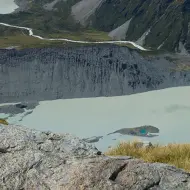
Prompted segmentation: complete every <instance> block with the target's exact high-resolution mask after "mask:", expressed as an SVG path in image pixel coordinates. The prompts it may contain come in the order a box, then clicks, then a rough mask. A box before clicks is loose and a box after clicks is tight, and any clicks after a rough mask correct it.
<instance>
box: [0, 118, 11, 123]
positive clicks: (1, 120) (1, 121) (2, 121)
mask: <svg viewBox="0 0 190 190" xmlns="http://www.w3.org/2000/svg"><path fill="white" fill-rule="evenodd" d="M0 124H3V125H8V124H9V123H8V122H7V121H6V120H5V119H1V118H0Z"/></svg>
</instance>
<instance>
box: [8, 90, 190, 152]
mask: <svg viewBox="0 0 190 190" xmlns="http://www.w3.org/2000/svg"><path fill="white" fill-rule="evenodd" d="M189 96H190V87H178V88H170V89H165V90H158V91H151V92H146V93H140V94H135V95H128V96H120V97H102V98H84V99H70V100H54V101H42V102H40V104H39V105H37V107H36V108H34V110H33V113H31V114H29V115H27V116H26V117H24V118H23V120H22V121H19V118H17V119H16V117H15V118H14V120H13V119H11V118H10V120H8V122H9V123H10V122H11V121H14V122H15V121H16V120H17V124H22V125H25V126H27V127H30V128H36V129H39V130H46V131H47V130H51V131H54V132H61V133H64V132H68V133H71V134H74V135H76V136H78V137H80V138H83V139H84V138H85V139H87V140H89V141H90V140H92V141H94V143H95V145H96V146H97V148H98V149H100V150H102V151H104V150H107V148H108V147H109V146H115V145H116V144H117V143H118V142H119V141H122V140H134V138H135V137H134V136H132V135H125V134H123V132H122V131H120V130H123V129H124V132H126V128H128V129H129V128H132V129H134V128H136V129H139V132H140V133H141V134H143V135H141V136H139V137H138V138H140V139H141V140H143V141H151V142H152V143H160V144H165V143H171V142H176V143H184V142H189V141H190V139H189V134H190V126H189V125H190V117H189V115H190V109H188V108H189V107H190V101H189ZM176 105H177V106H176ZM19 117H21V116H19ZM145 125H151V126H152V129H154V130H158V129H159V131H158V132H159V134H158V136H155V137H152V138H149V137H147V136H146V135H145V134H148V132H149V133H152V132H156V131H152V132H151V131H147V128H142V127H143V126H145ZM139 127H141V128H139ZM149 127H150V126H149ZM154 127H155V128H154ZM149 129H150V128H149ZM152 129H151V130H152ZM115 131H120V132H122V134H123V135H121V134H120V133H113V132H115ZM108 133H113V134H110V135H107V134H108ZM101 136H103V138H101ZM96 137H97V138H98V141H97V139H96ZM89 138H90V139H89ZM113 139H116V140H113Z"/></svg>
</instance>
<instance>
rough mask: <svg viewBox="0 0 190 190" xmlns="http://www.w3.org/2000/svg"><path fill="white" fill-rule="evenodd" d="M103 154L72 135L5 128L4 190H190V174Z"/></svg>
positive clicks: (0, 179) (0, 145) (0, 138)
mask: <svg viewBox="0 0 190 190" xmlns="http://www.w3.org/2000/svg"><path fill="white" fill-rule="evenodd" d="M99 154H100V153H99V152H98V150H97V149H96V148H95V147H93V146H92V145H90V144H87V143H85V142H84V141H82V140H80V139H78V138H76V137H74V136H72V135H69V134H54V133H51V132H39V131H36V130H31V129H27V128H24V127H21V126H3V125H0V189H2V190H10V189H11V190H12V189H14V190H20V189H23V190H34V189H39V190H46V189H47V190H188V189H190V173H186V172H184V171H183V170H180V169H176V168H175V167H173V166H169V165H166V164H160V163H153V164H150V163H145V162H143V161H142V160H138V159H134V158H131V157H127V156H126V157H107V156H104V155H100V156H98V155H99Z"/></svg>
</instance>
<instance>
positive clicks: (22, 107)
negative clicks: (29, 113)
mask: <svg viewBox="0 0 190 190" xmlns="http://www.w3.org/2000/svg"><path fill="white" fill-rule="evenodd" d="M15 106H16V107H17V108H20V109H24V108H27V105H26V104H16V105H15Z"/></svg>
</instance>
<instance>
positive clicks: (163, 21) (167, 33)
mask: <svg viewBox="0 0 190 190" xmlns="http://www.w3.org/2000/svg"><path fill="white" fill-rule="evenodd" d="M130 19H131V22H130V25H129V28H128V30H127V32H126V39H128V40H133V41H137V40H138V39H139V38H141V36H143V34H145V33H148V35H146V37H145V39H144V43H143V44H144V45H145V46H147V47H151V48H153V49H160V48H161V49H166V50H169V51H175V50H180V48H179V44H180V43H181V44H183V46H185V48H186V49H187V50H190V49H189V43H190V40H189V38H190V36H189V34H190V28H188V25H189V22H190V1H189V0H186V1H185V0H182V1H176V0H168V1H166V0H144V1H142V0H135V1H134V0H120V1H118V0H106V1H105V2H104V3H103V4H102V6H101V7H100V8H99V9H98V10H97V11H96V12H95V14H94V15H93V17H91V23H92V26H93V27H95V28H97V29H99V30H103V31H107V32H110V31H112V30H114V29H115V28H117V27H119V26H120V25H122V24H123V23H125V22H126V21H128V20H130ZM149 30H150V32H148V31H149Z"/></svg>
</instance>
